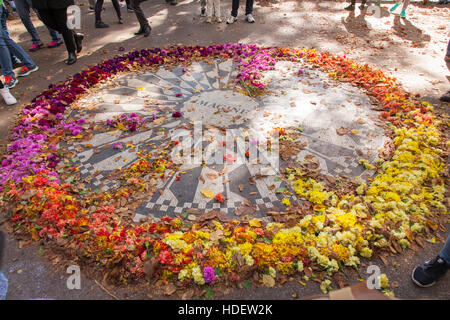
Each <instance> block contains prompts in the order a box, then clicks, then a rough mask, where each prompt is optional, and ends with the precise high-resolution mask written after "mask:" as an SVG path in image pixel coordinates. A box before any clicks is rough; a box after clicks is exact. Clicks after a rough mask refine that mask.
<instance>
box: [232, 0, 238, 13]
mask: <svg viewBox="0 0 450 320" xmlns="http://www.w3.org/2000/svg"><path fill="white" fill-rule="evenodd" d="M238 10H239V0H233V3H232V5H231V15H232V16H233V17H237V15H238Z"/></svg>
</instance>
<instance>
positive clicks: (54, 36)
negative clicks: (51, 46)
mask: <svg viewBox="0 0 450 320" xmlns="http://www.w3.org/2000/svg"><path fill="white" fill-rule="evenodd" d="M20 1H26V2H27V4H28V8H33V10H34V12H35V13H36V16H37V17H38V18H39V20H41V21H42V19H41V17H40V16H39V12H38V11H37V10H36V9H35V8H34V7H33V1H32V0H20ZM28 10H29V9H28ZM28 12H29V11H28ZM28 16H29V14H28ZM46 27H47V26H46ZM47 30H48V33H49V34H50V37H52V40H53V41H55V42H59V41H61V37H60V36H59V34H58V32H57V31H56V30H53V29H52V28H49V27H47Z"/></svg>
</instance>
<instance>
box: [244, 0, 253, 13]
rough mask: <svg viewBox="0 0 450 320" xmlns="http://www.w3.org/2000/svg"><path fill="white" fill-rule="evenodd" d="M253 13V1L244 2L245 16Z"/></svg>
mask: <svg viewBox="0 0 450 320" xmlns="http://www.w3.org/2000/svg"><path fill="white" fill-rule="evenodd" d="M251 13H253V0H247V1H246V2H245V14H251Z"/></svg>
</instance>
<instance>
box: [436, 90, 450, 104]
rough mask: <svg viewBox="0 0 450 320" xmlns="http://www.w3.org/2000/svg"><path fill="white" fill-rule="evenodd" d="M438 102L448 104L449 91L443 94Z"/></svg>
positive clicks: (449, 100) (449, 99) (449, 98)
mask: <svg viewBox="0 0 450 320" xmlns="http://www.w3.org/2000/svg"><path fill="white" fill-rule="evenodd" d="M439 100H441V101H444V102H450V91H447V93H446V94H444V95H443V96H442V97H440V98H439Z"/></svg>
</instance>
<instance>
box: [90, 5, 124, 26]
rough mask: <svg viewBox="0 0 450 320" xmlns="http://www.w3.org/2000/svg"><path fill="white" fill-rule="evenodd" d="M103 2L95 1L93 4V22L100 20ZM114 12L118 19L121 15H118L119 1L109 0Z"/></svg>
mask: <svg viewBox="0 0 450 320" xmlns="http://www.w3.org/2000/svg"><path fill="white" fill-rule="evenodd" d="M104 2H105V1H104V0H97V2H96V3H95V22H97V21H101V20H102V10H103V3H104ZM111 2H112V4H113V6H114V10H116V14H117V17H118V18H119V19H120V18H121V17H122V15H121V14H120V5H119V0H111Z"/></svg>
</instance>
